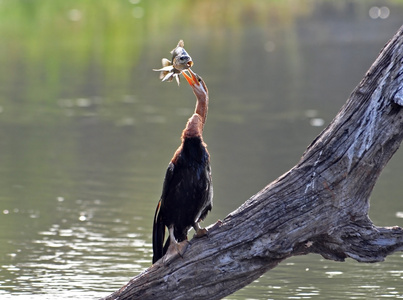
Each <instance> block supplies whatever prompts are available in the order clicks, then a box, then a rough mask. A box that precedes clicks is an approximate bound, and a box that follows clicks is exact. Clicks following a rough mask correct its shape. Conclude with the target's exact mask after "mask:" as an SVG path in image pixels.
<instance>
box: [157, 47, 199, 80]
mask: <svg viewBox="0 0 403 300" xmlns="http://www.w3.org/2000/svg"><path fill="white" fill-rule="evenodd" d="M184 46H185V43H184V42H183V40H180V41H179V43H178V45H177V46H176V47H175V48H174V49H173V50H172V51H171V54H172V59H171V60H169V59H167V58H163V59H162V68H161V69H153V71H159V72H161V73H160V79H162V81H172V80H173V79H174V78H175V79H176V82H177V83H178V86H179V84H180V78H179V75H180V74H181V73H182V71H184V70H187V69H189V68H190V67H192V66H193V60H192V58H191V57H190V55H189V54H188V53H187V52H186V50H185V48H184Z"/></svg>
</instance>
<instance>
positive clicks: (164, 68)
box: [153, 66, 174, 72]
mask: <svg viewBox="0 0 403 300" xmlns="http://www.w3.org/2000/svg"><path fill="white" fill-rule="evenodd" d="M173 69H174V67H173V66H167V67H163V68H161V69H153V71H168V72H171V71H172V70H173Z"/></svg>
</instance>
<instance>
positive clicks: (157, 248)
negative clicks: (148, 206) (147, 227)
mask: <svg viewBox="0 0 403 300" xmlns="http://www.w3.org/2000/svg"><path fill="white" fill-rule="evenodd" d="M160 208H161V201H159V202H158V205H157V208H156V210H155V215H154V225H153V263H155V262H156V261H157V260H159V259H160V258H161V257H162V256H163V250H164V249H163V245H164V238H165V226H164V223H163V222H162V216H161V213H160Z"/></svg>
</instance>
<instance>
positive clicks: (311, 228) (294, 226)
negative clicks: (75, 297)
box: [104, 27, 403, 300]
mask: <svg viewBox="0 0 403 300" xmlns="http://www.w3.org/2000/svg"><path fill="white" fill-rule="evenodd" d="M402 106H403V27H402V28H401V29H400V30H399V31H398V32H397V33H396V35H395V36H394V37H393V38H392V39H391V40H390V41H389V42H388V44H387V45H386V46H385V47H384V49H383V50H382V51H381V53H380V55H379V57H378V58H377V60H376V61H375V62H374V64H373V65H372V66H371V68H370V69H369V71H368V72H367V74H366V75H365V77H364V79H363V80H362V81H361V83H360V84H359V85H358V86H357V87H356V88H355V90H354V91H353V92H352V94H351V96H350V98H349V99H348V101H347V103H346V104H345V105H344V106H343V107H342V109H341V110H340V112H339V113H338V115H337V116H336V117H335V119H334V120H333V121H332V122H331V124H330V125H329V126H328V127H327V128H326V129H325V130H324V131H323V132H322V133H321V134H320V135H319V136H318V137H317V138H316V139H315V140H314V141H313V142H312V144H311V145H310V146H309V147H308V149H307V150H306V152H305V153H304V154H303V156H302V158H301V160H300V162H299V163H298V164H297V165H296V166H295V167H294V168H292V169H291V170H290V171H288V172H287V173H285V174H284V175H282V176H281V177H279V178H278V179H277V180H275V181H274V182H272V183H271V184H269V185H268V186H267V187H265V188H264V189H263V190H262V191H260V192H258V193H257V194H256V195H254V196H252V197H251V198H250V199H249V200H247V201H246V202H245V203H244V204H243V205H242V206H241V207H239V208H238V209H237V210H236V211H234V212H232V213H231V214H229V215H228V216H227V217H226V218H225V219H224V220H223V221H222V222H217V223H216V224H214V225H212V226H210V227H209V228H208V230H209V235H208V237H203V238H200V239H192V240H191V241H190V245H189V247H188V249H187V251H186V253H185V255H184V257H183V258H178V259H176V260H174V261H172V263H171V264H169V265H164V264H163V263H162V262H161V260H160V261H158V262H157V263H155V264H154V265H153V266H151V267H150V268H148V269H147V270H145V271H144V272H143V273H141V274H140V275H138V276H136V277H134V278H133V279H132V280H130V282H129V283H128V284H127V285H125V286H124V287H122V288H121V289H120V290H119V291H116V292H114V293H113V294H111V295H110V296H108V297H106V298H104V299H105V300H107V299H120V300H121V299H221V298H223V297H225V296H226V295H229V294H231V293H233V292H235V291H236V290H238V289H240V288H242V287H244V286H245V285H247V284H249V283H250V282H252V281H253V280H255V279H257V278H258V277H259V276H261V275H262V274H263V273H265V272H266V271H268V270H270V269H272V268H274V267H275V266H276V265H277V264H278V263H280V262H281V261H282V260H284V259H286V258H288V257H291V256H294V255H304V254H308V253H318V254H320V255H322V256H323V257H325V258H327V259H331V260H336V261H343V260H344V259H345V258H347V257H350V258H352V259H355V260H357V261H360V262H377V261H382V260H383V259H384V258H385V257H386V256H387V255H389V254H391V253H393V252H395V251H402V250H403V230H402V228H400V227H391V228H381V227H376V226H375V225H374V224H373V223H372V222H371V220H370V219H369V218H368V210H369V196H370V194H371V191H372V189H373V187H374V185H375V182H376V180H377V179H378V176H379V174H380V172H381V170H382V169H383V168H384V166H385V165H386V163H387V162H388V161H389V159H390V158H391V157H392V156H393V154H394V153H395V152H396V150H397V149H398V148H399V145H400V143H401V141H402V139H403V109H402Z"/></svg>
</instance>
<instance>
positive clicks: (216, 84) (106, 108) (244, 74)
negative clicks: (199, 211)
mask: <svg viewBox="0 0 403 300" xmlns="http://www.w3.org/2000/svg"><path fill="white" fill-rule="evenodd" d="M374 7H378V11H379V14H378V17H377V14H376V12H377V10H376V8H374ZM371 16H372V17H371ZM402 16H403V2H401V1H384V2H382V4H381V5H380V4H379V3H378V2H373V1H286V2H282V1H257V0H255V1H207V0H205V1H179V0H178V1H169V2H168V1H148V0H147V1H146V0H142V1H139V0H132V1H106V0H103V1H76V0H71V1H57V0H37V1H32V0H30V1H28V0H3V1H0V298H1V299H70V298H76V299H94V298H97V297H102V296H106V295H108V294H110V293H112V292H113V291H114V290H116V289H118V288H120V287H121V286H122V285H123V284H125V283H126V282H128V281H129V279H130V278H132V277H134V276H135V275H137V274H139V273H141V272H142V271H144V270H145V269H146V268H147V267H149V266H150V263H151V256H152V249H151V231H152V227H151V226H152V219H153V216H154V210H155V206H156V204H157V201H158V199H159V196H160V193H161V188H162V181H163V177H164V175H165V169H166V167H167V164H168V162H169V160H170V158H171V157H172V155H173V153H174V151H175V150H176V148H177V146H178V145H179V143H180V139H179V137H180V133H181V131H182V129H183V127H184V125H185V123H186V121H187V118H188V117H189V116H190V115H191V113H192V112H193V108H194V103H195V99H194V96H193V94H192V92H191V90H190V89H189V87H188V86H186V84H182V85H181V86H180V87H178V86H177V85H176V84H175V83H161V82H160V81H159V80H158V74H157V73H155V72H152V71H151V70H152V69H153V68H158V67H160V60H161V58H162V57H169V51H170V50H171V49H172V48H173V47H174V46H175V45H176V43H177V42H178V40H179V39H184V41H185V46H186V49H187V50H188V52H189V53H190V55H191V56H192V57H193V59H194V62H195V65H194V68H193V70H194V71H195V72H197V73H198V74H200V75H201V76H202V77H203V78H204V79H205V81H206V83H207V85H208V88H209V92H210V110H209V116H208V120H207V124H206V127H205V132H204V138H205V141H206V143H207V144H208V148H209V151H210V153H211V158H212V170H213V181H214V194H215V195H214V197H215V198H214V205H215V206H214V208H213V211H212V212H211V214H210V215H209V216H208V218H207V220H206V222H205V225H208V224H211V223H213V222H215V221H216V220H217V219H219V218H221V219H222V218H224V217H225V216H226V215H227V214H228V213H230V212H231V211H233V210H234V209H236V208H237V207H238V206H239V205H240V204H242V203H243V202H244V201H245V200H247V199H248V198H249V197H250V196H251V195H253V194H255V193H256V192H257V191H259V190H260V189H261V188H263V187H264V186H265V185H267V184H268V183H269V182H271V181H272V180H274V179H276V178H277V177H278V176H280V175H281V174H283V173H284V172H286V171H287V170H288V169H290V168H291V167H292V166H294V165H295V164H296V163H297V162H298V160H299V158H300V156H301V155H302V153H303V152H304V150H305V149H306V147H307V145H309V143H310V142H311V141H312V140H313V139H314V138H315V136H317V135H318V134H319V133H320V131H321V130H322V129H323V128H324V126H326V124H328V123H329V122H330V121H331V120H332V118H333V117H334V116H335V115H336V114H337V112H338V110H339V109H340V107H341V106H342V105H343V104H344V102H345V100H346V99H347V98H348V96H349V94H350V92H351V91H352V90H353V88H354V87H355V86H356V85H357V84H358V83H359V81H360V80H361V78H362V77H363V76H364V74H365V72H366V70H367V69H368V68H369V67H370V65H371V64H372V62H373V61H374V60H375V58H376V57H377V54H378V53H379V51H380V49H381V48H382V47H383V45H384V44H385V43H386V42H387V41H388V40H389V39H390V38H391V37H392V35H393V34H394V33H395V32H396V31H397V29H398V28H399V27H400V26H401V25H402ZM402 155H403V154H402V153H401V152H400V151H398V153H397V154H396V155H395V156H394V157H393V159H392V161H391V162H390V164H389V165H388V166H387V167H386V169H385V170H384V172H383V174H382V176H381V178H380V180H379V181H378V184H377V185H376V187H375V190H374V192H373V195H372V198H371V211H370V216H371V219H372V220H373V221H374V222H375V224H376V225H379V226H393V225H399V226H403V219H402V215H403V204H402V201H401V200H402V196H401V180H400V179H401V170H402V168H403V159H402V158H403V156H402ZM402 282H403V257H402V254H401V253H396V254H394V255H391V256H390V257H388V258H387V260H386V261H385V262H383V263H377V264H359V263H356V262H354V261H352V260H347V261H346V262H345V263H336V262H332V261H327V260H324V259H323V258H321V257H320V256H318V255H308V256H303V257H296V258H291V259H288V260H286V261H284V262H283V263H282V264H280V265H279V266H278V267H276V268H275V269H273V270H271V271H269V272H268V273H267V274H265V275H264V276H263V277H261V278H260V279H259V280H257V281H256V282H254V283H252V284H251V285H249V286H247V287H246V288H244V289H242V290H240V291H238V292H237V293H235V294H233V295H231V296H228V297H227V298H226V299H379V298H383V297H389V298H403V285H402Z"/></svg>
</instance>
